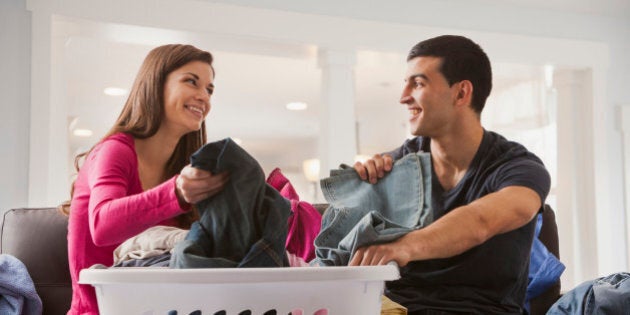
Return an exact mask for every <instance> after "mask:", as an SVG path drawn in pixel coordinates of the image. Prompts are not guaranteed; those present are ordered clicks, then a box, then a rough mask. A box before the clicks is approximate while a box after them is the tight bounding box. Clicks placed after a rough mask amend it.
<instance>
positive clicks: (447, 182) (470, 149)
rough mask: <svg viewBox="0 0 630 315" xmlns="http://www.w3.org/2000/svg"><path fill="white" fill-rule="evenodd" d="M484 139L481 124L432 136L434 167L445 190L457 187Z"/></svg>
mask: <svg viewBox="0 0 630 315" xmlns="http://www.w3.org/2000/svg"><path fill="white" fill-rule="evenodd" d="M482 139H483V127H481V124H473V125H472V126H468V127H464V128H457V130H455V131H454V132H451V133H448V134H445V135H444V136H440V137H432V138H431V159H432V162H433V169H434V170H435V173H436V175H437V177H438V180H439V181H440V183H441V184H442V187H443V188H444V190H445V191H448V190H450V189H451V188H453V187H455V186H456V185H457V183H459V181H460V180H461V179H462V178H463V177H464V175H465V174H466V171H467V170H468V168H469V167H470V164H471V162H472V160H473V158H474V157H475V154H476V153H477V150H478V149H479V146H480V145H481V140H482Z"/></svg>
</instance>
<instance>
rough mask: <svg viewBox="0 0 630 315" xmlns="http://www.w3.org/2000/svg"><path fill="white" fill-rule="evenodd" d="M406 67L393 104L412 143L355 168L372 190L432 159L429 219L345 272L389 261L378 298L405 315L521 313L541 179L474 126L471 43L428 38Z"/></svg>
mask: <svg viewBox="0 0 630 315" xmlns="http://www.w3.org/2000/svg"><path fill="white" fill-rule="evenodd" d="M407 62H408V63H407V66H408V67H407V74H406V77H405V86H404V88H403V92H402V96H401V99H400V103H401V104H403V105H405V106H407V109H408V110H409V122H410V126H411V132H412V134H413V135H415V136H418V137H416V138H414V139H410V140H407V141H406V142H405V143H404V144H403V146H402V147H400V148H398V149H396V150H394V151H392V152H389V153H385V154H382V155H375V156H374V157H373V158H372V159H371V160H368V161H366V162H365V163H356V164H355V165H354V168H355V170H356V171H357V172H358V174H359V176H360V177H361V178H362V179H363V180H368V181H370V182H371V183H375V182H376V181H377V180H378V179H379V178H382V177H383V176H386V172H388V171H390V170H391V168H392V165H393V161H394V160H397V159H399V158H401V157H402V156H403V155H405V154H407V153H412V152H419V151H424V152H430V154H431V161H432V168H433V169H432V185H431V189H432V196H431V197H432V204H431V206H432V209H431V210H432V211H433V215H434V218H435V221H434V222H433V223H432V224H429V225H428V226H426V227H424V228H422V229H419V230H414V231H413V232H411V233H409V234H407V235H405V236H403V237H401V238H400V239H398V240H397V241H395V242H392V243H388V244H380V245H373V246H369V247H364V248H360V249H358V250H357V251H356V252H355V253H354V254H353V258H352V259H351V261H350V265H382V264H386V263H387V262H389V261H396V262H397V263H398V265H399V266H401V279H400V280H398V281H394V282H391V283H388V284H387V292H386V293H387V295H388V296H389V297H390V298H391V299H392V300H394V301H396V302H399V303H401V304H402V305H404V306H406V307H407V308H408V309H409V313H410V314H461V313H463V314H470V313H474V314H521V313H522V312H523V309H522V307H523V303H524V298H525V291H526V287H527V274H528V265H529V253H530V248H531V244H532V240H533V236H534V227H535V220H534V217H535V215H536V214H537V213H538V212H539V211H541V210H542V206H543V205H544V201H545V198H546V196H547V194H548V192H549V187H550V178H549V174H548V172H547V171H546V170H545V167H544V165H543V163H542V161H540V159H538V158H537V157H536V156H534V155H533V154H532V153H530V152H528V151H527V150H526V149H525V148H524V147H523V146H521V145H520V144H517V143H514V142H509V141H507V140H506V139H505V138H503V137H502V136H500V135H498V134H496V133H493V132H490V131H486V130H485V129H484V128H483V127H482V126H481V120H480V115H481V111H482V110H483V107H484V104H485V101H486V98H487V97H488V95H489V94H490V90H491V87H492V71H491V67H490V61H489V60H488V57H487V55H486V54H485V53H484V51H483V50H482V49H481V47H479V46H478V45H477V44H476V43H474V42H472V41H471V40H470V39H468V38H465V37H461V36H450V35H448V36H439V37H436V38H432V39H428V40H425V41H422V42H420V43H418V44H417V45H415V46H414V47H413V48H412V49H411V51H410V52H409V56H408V58H407Z"/></svg>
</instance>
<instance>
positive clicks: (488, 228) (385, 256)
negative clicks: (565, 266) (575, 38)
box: [349, 186, 542, 266]
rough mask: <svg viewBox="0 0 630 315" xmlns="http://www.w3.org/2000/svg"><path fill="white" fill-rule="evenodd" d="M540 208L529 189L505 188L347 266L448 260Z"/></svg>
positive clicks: (362, 253) (362, 252) (365, 251)
mask: <svg viewBox="0 0 630 315" xmlns="http://www.w3.org/2000/svg"><path fill="white" fill-rule="evenodd" d="M541 205H542V201H541V199H540V196H539V195H538V193H536V192H535V191H534V190H533V189H530V188H527V187H524V186H508V187H505V188H503V189H501V190H499V191H497V192H494V193H491V194H488V195H486V196H484V197H482V198H480V199H477V200H475V201H474V202H472V203H470V204H468V205H466V206H462V207H459V208H455V209H453V210H452V211H450V212H449V213H447V214H446V215H444V216H443V217H441V218H440V219H439V220H437V221H435V222H433V223H432V224H430V225H428V226H426V227H424V228H422V229H419V230H416V231H413V232H410V233H408V234H407V235H405V236H403V237H401V238H400V239H398V240H397V241H395V242H392V243H388V244H381V245H373V246H369V247H363V248H360V249H358V250H357V251H356V252H355V253H354V255H353V257H352V260H351V261H350V263H349V265H350V266H358V265H362V266H367V265H384V264H387V263H388V262H390V261H396V262H397V263H398V265H399V266H405V265H407V264H408V263H409V262H410V261H415V260H426V259H435V258H447V257H452V256H455V255H458V254H461V253H463V252H465V251H467V250H469V249H471V248H473V247H475V246H477V245H480V244H482V243H484V242H485V241H487V240H488V239H490V238H492V237H493V236H495V235H498V234H502V233H506V232H509V231H512V230H515V229H517V228H519V227H521V226H523V225H525V224H527V223H528V222H529V221H531V220H532V218H533V217H534V216H535V215H536V213H537V212H538V210H539V209H540V206H541Z"/></svg>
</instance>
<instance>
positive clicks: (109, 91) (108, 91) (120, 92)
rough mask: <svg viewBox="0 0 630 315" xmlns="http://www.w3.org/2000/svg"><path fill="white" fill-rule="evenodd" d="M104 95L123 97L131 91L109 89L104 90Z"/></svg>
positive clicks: (115, 88)
mask: <svg viewBox="0 0 630 315" xmlns="http://www.w3.org/2000/svg"><path fill="white" fill-rule="evenodd" d="M103 93H105V95H110V96H122V95H126V94H127V93H129V91H127V90H126V89H122V88H117V87H108V88H105V89H104V90H103Z"/></svg>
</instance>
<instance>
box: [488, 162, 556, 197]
mask: <svg viewBox="0 0 630 315" xmlns="http://www.w3.org/2000/svg"><path fill="white" fill-rule="evenodd" d="M493 181H494V183H493V184H494V186H495V187H496V191H498V190H501V189H502V188H505V187H508V186H524V187H527V188H530V189H532V190H534V191H535V192H536V193H538V196H539V197H540V201H541V203H542V204H544V203H545V199H547V195H548V194H549V189H550V187H551V177H550V176H549V172H547V169H546V168H545V166H544V165H543V164H542V163H541V162H538V161H535V160H533V159H528V158H518V159H514V160H512V161H510V162H509V163H506V164H505V165H503V166H502V167H500V168H498V169H497V170H496V172H495V176H494V178H493Z"/></svg>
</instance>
